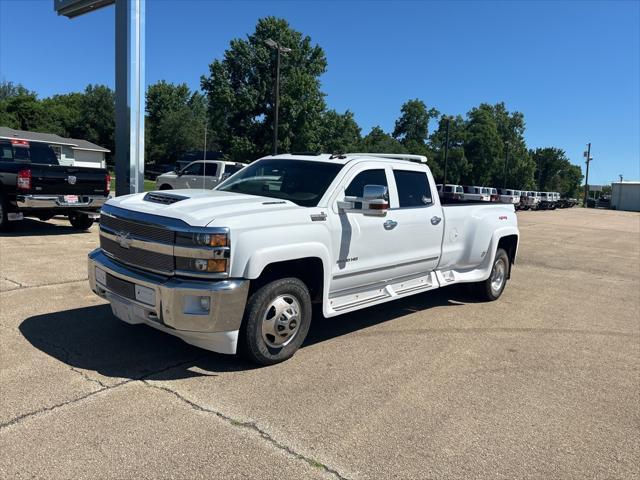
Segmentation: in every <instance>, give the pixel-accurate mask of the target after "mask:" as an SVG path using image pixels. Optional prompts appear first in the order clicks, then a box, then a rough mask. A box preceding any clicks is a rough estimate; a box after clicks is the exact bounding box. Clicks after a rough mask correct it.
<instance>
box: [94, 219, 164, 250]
mask: <svg viewBox="0 0 640 480" xmlns="http://www.w3.org/2000/svg"><path fill="white" fill-rule="evenodd" d="M103 226H104V227H106V228H108V229H109V230H112V231H114V232H126V233H130V234H131V235H133V236H134V237H138V238H141V239H143V240H151V241H154V242H161V243H168V244H171V243H173V239H174V235H175V234H174V232H173V231H171V230H167V229H165V228H162V227H155V226H153V225H146V224H144V223H137V222H132V221H131V220H125V219H123V218H117V217H111V216H109V215H101V217H100V227H101V228H102V227H103Z"/></svg>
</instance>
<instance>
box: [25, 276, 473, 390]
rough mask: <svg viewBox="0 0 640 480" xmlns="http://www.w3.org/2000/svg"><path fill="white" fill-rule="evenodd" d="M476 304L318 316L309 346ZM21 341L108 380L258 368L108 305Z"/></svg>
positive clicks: (430, 299)
mask: <svg viewBox="0 0 640 480" xmlns="http://www.w3.org/2000/svg"><path fill="white" fill-rule="evenodd" d="M469 301H473V300H472V299H471V298H469V296H468V295H466V293H465V291H464V288H461V287H458V286H453V287H449V288H446V289H441V290H437V291H435V292H427V293H424V294H418V295H415V296H412V297H408V298H405V299H401V300H397V301H395V302H390V303H387V304H383V305H379V306H377V307H371V308H367V309H364V310H360V311H358V312H354V313H349V314H346V315H342V316H338V317H333V318H328V319H325V318H323V316H322V314H321V313H320V311H319V310H318V311H317V312H314V321H313V322H312V324H311V329H310V331H309V334H308V336H307V339H306V341H305V344H304V345H303V348H304V346H308V345H313V344H317V343H320V342H324V341H327V340H331V339H332V338H336V337H340V336H342V335H347V334H349V333H352V332H354V331H357V330H361V329H364V328H367V327H371V326H373V325H377V324H380V323H384V322H388V321H391V320H394V319H397V318H400V317H402V316H404V315H409V314H411V313H413V312H416V311H423V310H427V309H429V308H432V307H435V306H446V305H450V306H455V305H461V304H462V303H467V302H469ZM19 329H20V332H21V333H22V335H23V336H24V337H25V338H26V339H27V340H28V341H29V342H30V343H31V344H32V345H33V346H34V347H36V348H37V349H39V350H41V351H43V352H45V353H47V354H48V355H50V356H52V357H54V358H56V359H58V360H60V361H61V362H64V363H66V364H68V365H70V366H71V367H75V368H80V369H84V370H93V371H95V372H97V373H99V374H101V375H104V376H106V377H114V378H127V379H142V378H146V377H153V378H154V379H157V380H176V379H181V378H189V377H194V376H215V375H216V374H218V373H223V372H232V371H242V370H251V369H254V368H258V367H256V366H255V365H253V364H251V363H249V362H247V361H245V360H243V359H242V358H239V357H236V356H232V355H221V354H216V353H213V352H208V351H206V350H202V349H199V348H196V347H193V346H191V345H188V344H186V343H184V342H183V341H182V340H180V339H178V338H175V337H173V336H171V335H167V334H165V333H163V332H160V331H158V330H155V329H154V328H152V327H149V326H146V325H129V324H127V323H124V322H122V321H120V320H118V319H117V318H115V317H114V316H113V315H112V313H111V308H110V307H109V305H96V306H91V307H85V308H78V309H73V310H66V311H60V312H53V313H48V314H44V315H36V316H33V317H30V318H27V319H26V320H24V321H23V322H22V323H21V324H20V327H19Z"/></svg>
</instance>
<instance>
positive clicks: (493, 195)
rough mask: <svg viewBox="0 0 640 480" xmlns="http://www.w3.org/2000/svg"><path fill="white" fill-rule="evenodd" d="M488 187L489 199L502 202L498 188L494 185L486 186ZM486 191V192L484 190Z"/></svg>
mask: <svg viewBox="0 0 640 480" xmlns="http://www.w3.org/2000/svg"><path fill="white" fill-rule="evenodd" d="M485 188H487V192H486V193H488V194H489V201H490V202H496V203H498V202H500V194H499V193H498V189H497V188H493V187H485ZM483 193H485V192H483Z"/></svg>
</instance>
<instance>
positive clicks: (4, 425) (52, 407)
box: [0, 380, 133, 431]
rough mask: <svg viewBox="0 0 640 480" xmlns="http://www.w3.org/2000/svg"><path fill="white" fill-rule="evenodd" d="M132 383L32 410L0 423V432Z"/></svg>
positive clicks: (127, 381)
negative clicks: (34, 417)
mask: <svg viewBox="0 0 640 480" xmlns="http://www.w3.org/2000/svg"><path fill="white" fill-rule="evenodd" d="M132 381H133V380H126V381H124V382H121V383H118V384H116V385H112V386H110V387H105V388H100V389H98V390H94V391H93V392H89V393H86V394H84V395H81V396H80V397H76V398H74V399H71V400H67V401H66V402H61V403H56V404H55V405H50V406H48V407H43V408H39V409H38V410H33V411H31V412H27V413H23V414H22V415H18V416H17V417H14V418H12V419H11V420H8V421H6V422H4V423H0V431H1V430H4V429H5V428H7V427H10V426H11V425H15V424H17V423H19V422H22V421H23V420H25V419H27V418H31V417H33V416H36V415H39V414H41V413H46V412H51V411H53V410H57V409H58V408H62V407H66V406H67V405H73V404H75V403H78V402H81V401H82V400H85V399H87V398H89V397H92V396H94V395H97V394H98V393H102V392H105V391H107V390H113V389H114V388H116V387H119V386H121V385H124V384H125V383H129V382H132Z"/></svg>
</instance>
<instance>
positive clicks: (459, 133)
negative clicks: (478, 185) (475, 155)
mask: <svg viewBox="0 0 640 480" xmlns="http://www.w3.org/2000/svg"><path fill="white" fill-rule="evenodd" d="M448 118H449V155H448V160H447V183H453V184H462V185H466V184H469V183H473V181H472V179H471V176H470V174H471V164H470V163H469V161H468V160H467V157H466V156H465V153H464V146H465V142H466V138H467V125H466V122H465V120H464V119H463V118H462V117H461V116H460V115H458V116H457V117H448ZM446 130H447V116H446V115H442V116H441V117H440V119H439V121H438V128H437V129H436V130H435V131H434V132H433V133H432V134H431V136H430V137H429V143H430V144H431V146H432V152H433V153H432V155H431V156H430V157H429V160H430V162H429V165H430V167H431V170H432V172H433V175H434V177H435V179H436V181H437V182H438V183H441V182H442V181H443V176H444V147H445V140H446ZM436 172H437V175H436Z"/></svg>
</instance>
